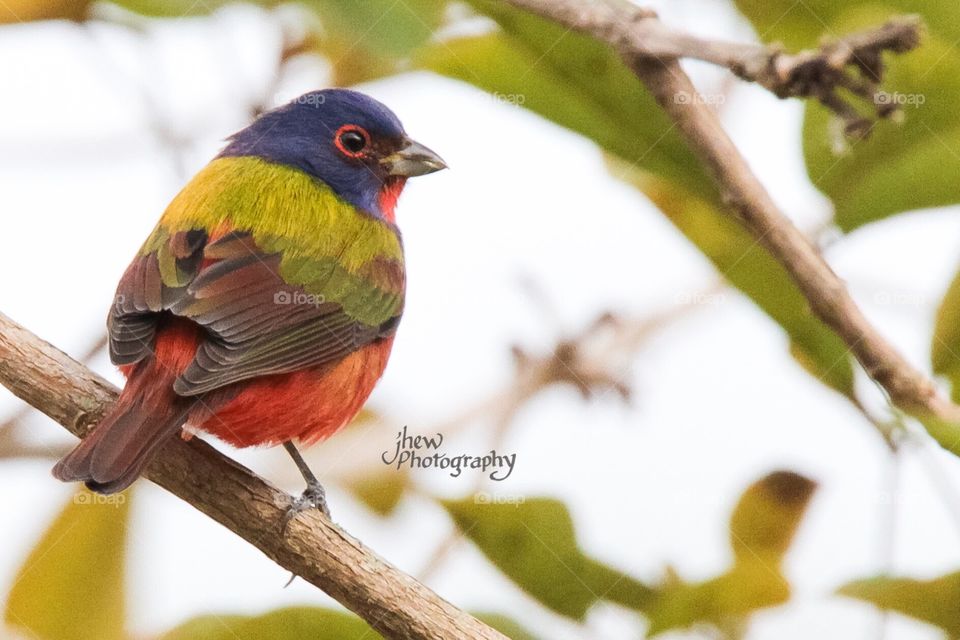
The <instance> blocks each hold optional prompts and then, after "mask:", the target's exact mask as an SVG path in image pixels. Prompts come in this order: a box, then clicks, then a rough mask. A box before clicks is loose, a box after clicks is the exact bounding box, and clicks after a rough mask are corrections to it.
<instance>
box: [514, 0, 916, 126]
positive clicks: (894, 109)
mask: <svg viewBox="0 0 960 640" xmlns="http://www.w3.org/2000/svg"><path fill="white" fill-rule="evenodd" d="M510 2H511V4H514V5H516V6H518V7H520V8H522V9H526V10H528V11H531V12H533V13H536V14H539V15H540V16H543V17H546V18H549V19H551V20H553V21H555V22H558V23H560V24H562V25H564V26H566V27H569V28H572V29H575V30H577V31H581V32H583V33H586V34H589V35H591V36H593V37H595V38H597V39H598V40H602V41H604V42H607V43H609V44H610V45H612V46H613V47H614V48H616V49H617V50H618V51H620V52H622V53H624V54H625V55H627V56H629V57H630V58H645V59H659V60H676V59H678V58H692V59H695V60H703V61H705V62H709V63H712V64H715V65H719V66H721V67H725V68H727V69H729V70H730V71H732V72H733V73H735V74H736V75H737V76H739V77H740V78H742V79H744V80H747V81H750V82H756V83H757V84H759V85H761V86H763V87H765V88H767V89H769V90H770V91H771V92H772V93H774V94H775V95H776V96H778V97H780V98H815V99H817V100H819V101H820V102H821V103H822V104H823V105H824V106H825V107H827V108H828V109H830V110H831V111H833V112H834V114H836V115H837V116H839V117H840V118H841V120H842V121H843V123H844V130H845V132H846V133H847V135H850V136H864V135H866V134H868V133H869V131H870V129H871V127H872V124H873V122H872V121H871V119H870V118H866V117H864V116H862V115H861V114H860V113H859V111H858V109H857V108H856V106H855V105H854V104H852V103H851V102H850V101H849V100H848V99H847V98H846V93H847V92H849V93H850V94H853V95H855V96H857V97H859V98H860V99H862V100H863V101H865V102H867V103H869V104H870V107H871V109H872V110H873V113H874V115H875V117H877V118H891V117H894V116H896V115H897V114H898V113H899V112H900V107H899V106H898V105H897V104H896V100H893V99H891V96H890V95H889V94H886V93H884V92H882V91H880V81H881V79H882V76H883V60H882V55H883V52H885V51H890V52H894V53H904V52H906V51H910V50H911V49H914V48H916V47H917V46H918V45H919V44H920V37H921V33H922V31H923V24H922V22H921V21H920V19H919V18H917V17H915V16H906V17H900V18H897V19H895V20H891V21H890V22H888V23H887V24H885V25H883V26H881V27H879V28H876V29H871V30H869V31H863V32H861V33H855V34H852V35H849V36H846V37H844V38H840V39H835V40H832V41H825V42H824V43H823V44H822V45H821V46H820V47H819V48H818V49H812V50H809V51H802V52H800V53H797V54H788V53H786V52H784V51H783V49H782V48H781V47H779V46H767V45H763V44H753V43H739V42H725V41H720V40H709V39H705V38H700V37H698V36H695V35H692V34H689V33H686V32H683V31H679V30H676V29H673V28H671V27H669V26H667V25H665V24H663V23H662V22H660V21H659V20H657V19H656V14H655V13H654V12H652V11H650V10H648V9H644V8H641V7H637V6H634V5H633V4H630V3H628V2H624V1H622V0H607V1H604V0H560V1H556V0H510ZM697 95H698V94H696V93H689V94H677V95H676V96H675V97H676V98H683V97H693V96H697Z"/></svg>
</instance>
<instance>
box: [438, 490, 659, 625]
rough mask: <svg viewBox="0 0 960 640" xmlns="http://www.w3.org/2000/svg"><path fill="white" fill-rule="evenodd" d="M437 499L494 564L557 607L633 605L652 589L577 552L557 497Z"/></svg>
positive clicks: (576, 613) (568, 612) (577, 615)
mask: <svg viewBox="0 0 960 640" xmlns="http://www.w3.org/2000/svg"><path fill="white" fill-rule="evenodd" d="M442 504H443V506H444V507H445V508H446V509H447V512H448V513H449V514H450V516H451V517H452V518H453V520H454V522H456V524H457V526H458V527H459V528H460V530H461V531H463V533H464V535H465V536H466V537H468V538H469V539H470V540H471V541H472V542H473V543H474V544H476V545H477V547H478V548H479V549H480V551H481V552H483V554H484V555H485V556H487V558H488V559H489V560H490V561H491V562H492V563H493V564H494V565H496V566H497V568H499V569H500V570H501V571H503V573H504V574H506V576H507V577H509V578H510V579H511V580H513V581H514V582H515V583H516V584H517V585H518V586H519V587H520V588H522V589H523V590H524V591H526V592H527V593H529V594H530V595H531V596H533V597H534V598H536V599H537V600H539V601H540V602H542V603H543V604H544V605H546V606H547V607H549V608H551V609H553V610H554V611H556V612H557V613H560V614H563V615H565V616H568V617H571V618H574V619H577V620H582V619H583V617H584V615H585V614H586V612H587V610H588V609H589V608H590V607H591V606H592V605H593V604H594V603H595V602H597V601H598V600H601V599H605V600H614V601H616V602H620V603H621V604H625V605H626V606H632V607H633V608H638V609H639V608H642V607H643V606H644V604H645V602H646V600H648V599H649V598H650V597H651V595H652V591H651V590H650V588H649V587H647V586H645V585H643V584H642V583H640V582H639V581H637V580H636V579H634V578H631V577H630V576H627V575H624V574H623V573H620V572H619V571H616V570H615V569H612V568H610V567H607V566H606V565H604V564H601V563H600V562H598V561H596V560H594V559H592V558H590V557H589V556H587V555H586V554H584V553H583V551H582V550H581V549H580V547H579V545H578V543H577V539H576V534H575V532H574V529H573V521H572V520H571V518H570V514H569V512H568V511H567V508H566V507H565V506H564V505H563V503H561V502H558V501H556V500H551V499H547V498H533V499H526V500H525V501H524V502H523V503H521V504H490V503H477V502H475V501H474V500H473V499H472V498H471V499H466V500H461V501H443V502H442ZM624 601H626V602H624Z"/></svg>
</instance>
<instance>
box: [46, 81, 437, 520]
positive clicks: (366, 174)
mask: <svg viewBox="0 0 960 640" xmlns="http://www.w3.org/2000/svg"><path fill="white" fill-rule="evenodd" d="M445 168H446V163H445V162H444V161H443V160H442V159H441V158H440V156H438V155H437V154H436V153H435V152H433V151H431V150H430V149H429V148H427V147H425V146H424V145H422V144H420V143H418V142H416V141H415V140H413V139H412V138H410V137H409V136H408V135H407V133H406V132H405V130H404V128H403V125H402V124H401V123H400V120H399V119H398V118H397V116H396V115H395V114H394V113H393V112H392V111H391V110H390V109H389V108H387V107H386V106H385V105H383V104H382V103H380V102H378V101H377V100H374V99H373V98H371V97H369V96H367V95H365V94H363V93H360V92H357V91H353V90H349V89H322V90H317V91H312V92H309V93H306V94H304V95H301V96H299V97H298V98H295V99H293V100H291V101H290V102H289V103H287V104H285V105H283V106H280V107H278V108H276V109H273V110H270V111H266V112H264V113H263V114H261V115H260V116H259V117H258V118H257V119H256V120H254V121H253V122H252V123H251V124H250V125H249V126H247V127H246V128H244V129H242V130H240V131H239V132H237V133H235V134H233V135H232V136H230V137H229V138H227V140H226V144H225V146H224V147H223V149H222V150H221V151H220V153H219V154H218V155H217V156H216V157H215V158H214V159H213V160H212V161H210V163H209V164H207V165H206V166H205V167H204V168H203V169H201V170H200V171H199V172H198V173H197V174H196V175H195V176H194V177H193V178H192V179H191V180H190V181H189V182H188V183H187V185H186V186H185V187H184V188H183V189H182V190H181V191H180V192H179V193H178V194H177V195H176V196H175V197H174V198H173V200H172V201H171V202H170V204H169V205H168V206H167V208H166V209H165V210H164V212H163V214H162V216H161V217H160V220H159V222H158V223H157V225H156V227H155V228H154V230H153V231H152V233H150V235H149V236H148V237H147V240H146V241H145V242H144V244H143V246H142V247H141V248H140V250H139V251H138V253H137V255H136V256H135V257H134V259H133V261H132V262H131V264H130V265H129V267H127V269H126V271H125V272H124V274H123V275H122V277H121V278H120V282H119V284H118V286H117V290H116V295H115V297H114V300H113V303H112V306H111V308H110V311H109V314H108V317H107V334H108V343H109V352H110V359H111V361H112V363H113V364H114V365H116V366H118V367H119V368H120V370H121V372H122V373H123V375H124V376H125V378H126V384H125V386H124V387H123V389H122V391H121V392H120V395H119V397H118V399H117V401H116V403H115V404H114V405H113V406H112V408H110V409H108V410H107V412H106V414H105V415H104V417H103V418H102V419H101V420H100V421H99V423H98V424H97V425H96V426H95V427H94V428H93V430H92V431H91V432H90V433H89V434H88V435H87V436H86V437H85V438H84V439H83V440H81V441H80V443H79V444H78V445H77V446H76V447H75V448H74V449H73V450H71V451H70V452H69V453H68V454H67V455H65V456H64V457H63V458H62V459H61V460H60V461H59V462H58V463H57V464H56V465H55V466H54V468H53V475H54V476H55V477H56V478H57V479H59V480H62V481H64V482H83V483H85V484H86V486H87V487H88V488H89V489H90V490H91V491H94V492H97V493H100V494H113V493H117V492H120V491H123V490H124V489H126V488H127V487H129V486H130V485H131V484H132V483H133V482H134V481H135V480H136V479H137V478H138V477H139V476H140V475H141V474H142V472H143V471H144V469H145V467H146V466H147V465H148V464H149V463H150V461H151V460H152V459H153V458H154V457H155V456H156V455H157V453H158V452H159V451H160V450H161V449H162V448H163V446H164V445H165V444H166V443H167V442H168V441H170V440H171V439H175V438H176V437H177V436H178V435H179V436H181V437H183V438H184V439H189V438H191V437H192V436H193V435H194V434H196V433H204V434H209V435H212V436H214V437H216V438H218V439H220V440H222V441H225V442H227V443H229V444H231V445H233V446H235V447H241V448H242V447H251V446H277V445H282V446H283V447H284V448H285V449H286V450H287V452H288V453H289V454H290V456H291V457H292V458H293V460H294V462H295V464H296V466H297V468H298V469H299V471H300V472H301V474H302V475H303V477H304V480H305V482H306V490H305V491H304V492H303V494H302V495H301V496H300V497H299V498H297V499H295V500H293V501H292V503H291V509H290V512H289V513H290V515H291V516H292V515H295V514H296V513H297V512H299V511H301V510H304V509H308V508H319V509H321V510H322V511H324V512H325V513H327V514H328V515H329V508H328V507H327V503H326V497H325V491H324V489H323V486H322V484H321V483H320V482H319V481H318V479H317V477H316V475H315V474H313V473H312V472H311V471H310V469H309V467H308V466H307V464H306V462H305V461H304V459H303V457H302V455H301V454H300V451H299V448H298V447H303V446H309V445H312V444H314V443H317V442H319V441H322V440H324V439H326V438H328V437H330V436H331V435H333V434H334V433H336V432H337V431H338V430H339V429H341V428H343V427H344V426H345V425H347V424H348V423H349V422H350V421H351V420H352V419H353V418H354V417H355V416H356V414H357V413H358V412H359V411H360V409H361V408H362V407H363V405H364V403H365V402H366V400H367V398H368V396H369V395H370V393H371V392H372V391H373V388H374V386H375V385H376V383H377V381H378V380H379V379H380V377H381V376H382V374H383V372H384V369H385V367H386V365H387V360H388V359H389V357H390V352H391V348H392V346H393V341H394V337H395V335H396V331H397V327H398V324H399V322H400V318H401V315H402V314H403V309H404V292H405V288H406V270H405V267H404V253H403V241H402V237H401V234H400V231H399V229H398V227H397V223H396V216H395V206H396V204H397V199H398V198H399V197H400V194H401V192H402V191H403V188H404V186H405V184H406V181H407V179H408V178H411V177H415V176H421V175H426V174H429V173H433V172H435V171H439V170H441V169H445Z"/></svg>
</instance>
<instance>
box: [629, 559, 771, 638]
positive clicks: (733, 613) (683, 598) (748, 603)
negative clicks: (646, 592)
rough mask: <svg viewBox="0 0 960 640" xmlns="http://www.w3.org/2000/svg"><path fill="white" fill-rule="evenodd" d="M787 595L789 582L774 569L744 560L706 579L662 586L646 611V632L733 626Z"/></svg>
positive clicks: (652, 634) (655, 632) (650, 634)
mask: <svg viewBox="0 0 960 640" xmlns="http://www.w3.org/2000/svg"><path fill="white" fill-rule="evenodd" d="M789 598H790V586H789V585H788V584H787V581H786V579H785V578H784V577H783V576H782V575H780V573H779V572H778V571H776V570H775V569H771V568H770V567H769V566H767V565H764V564H763V563H761V562H757V561H751V562H744V563H741V564H738V565H735V566H734V567H733V568H732V569H731V570H730V571H728V572H727V573H724V574H723V575H721V576H719V577H717V578H714V579H712V580H707V581H706V582H700V583H694V584H690V583H683V582H677V583H674V584H670V585H667V586H666V587H664V589H663V591H662V592H661V593H660V596H659V597H658V598H657V599H656V600H655V601H654V603H653V605H652V606H651V607H650V608H649V609H648V611H647V619H648V620H649V622H650V626H649V627H648V628H647V636H655V635H657V634H660V633H663V632H665V631H669V630H671V629H686V628H689V627H691V626H693V625H695V624H704V623H706V624H712V625H714V626H716V627H719V628H730V627H733V628H737V627H738V626H739V625H741V624H742V623H743V622H744V621H745V618H746V617H747V616H749V615H750V614H751V613H753V612H754V611H756V610H757V609H762V608H764V607H772V606H775V605H778V604H782V603H784V602H786V601H787V600H788V599H789Z"/></svg>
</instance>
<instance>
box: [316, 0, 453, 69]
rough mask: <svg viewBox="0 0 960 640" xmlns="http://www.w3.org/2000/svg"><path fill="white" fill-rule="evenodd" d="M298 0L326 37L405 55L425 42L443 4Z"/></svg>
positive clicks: (440, 15)
mask: <svg viewBox="0 0 960 640" xmlns="http://www.w3.org/2000/svg"><path fill="white" fill-rule="evenodd" d="M300 1H301V3H302V4H303V5H304V6H306V7H308V8H309V9H311V10H312V11H314V12H315V13H316V14H317V15H318V16H319V17H320V20H321V22H322V24H323V29H324V35H326V36H327V37H331V38H335V39H338V40H343V41H346V42H348V43H349V45H348V46H349V47H350V48H351V49H352V48H355V47H358V48H361V49H366V50H368V51H371V52H374V53H377V54H380V55H388V56H403V55H406V54H408V53H410V52H411V51H412V50H413V49H415V48H416V47H418V46H420V45H421V44H423V43H424V42H426V41H427V40H428V39H429V38H430V36H431V35H433V30H434V29H436V28H437V27H438V26H439V25H440V22H441V19H442V18H443V12H444V8H445V3H444V2H436V1H434V0H402V1H397V0H365V1H364V2H356V1H355V0H300ZM344 55H349V51H347V52H345V54H344Z"/></svg>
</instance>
